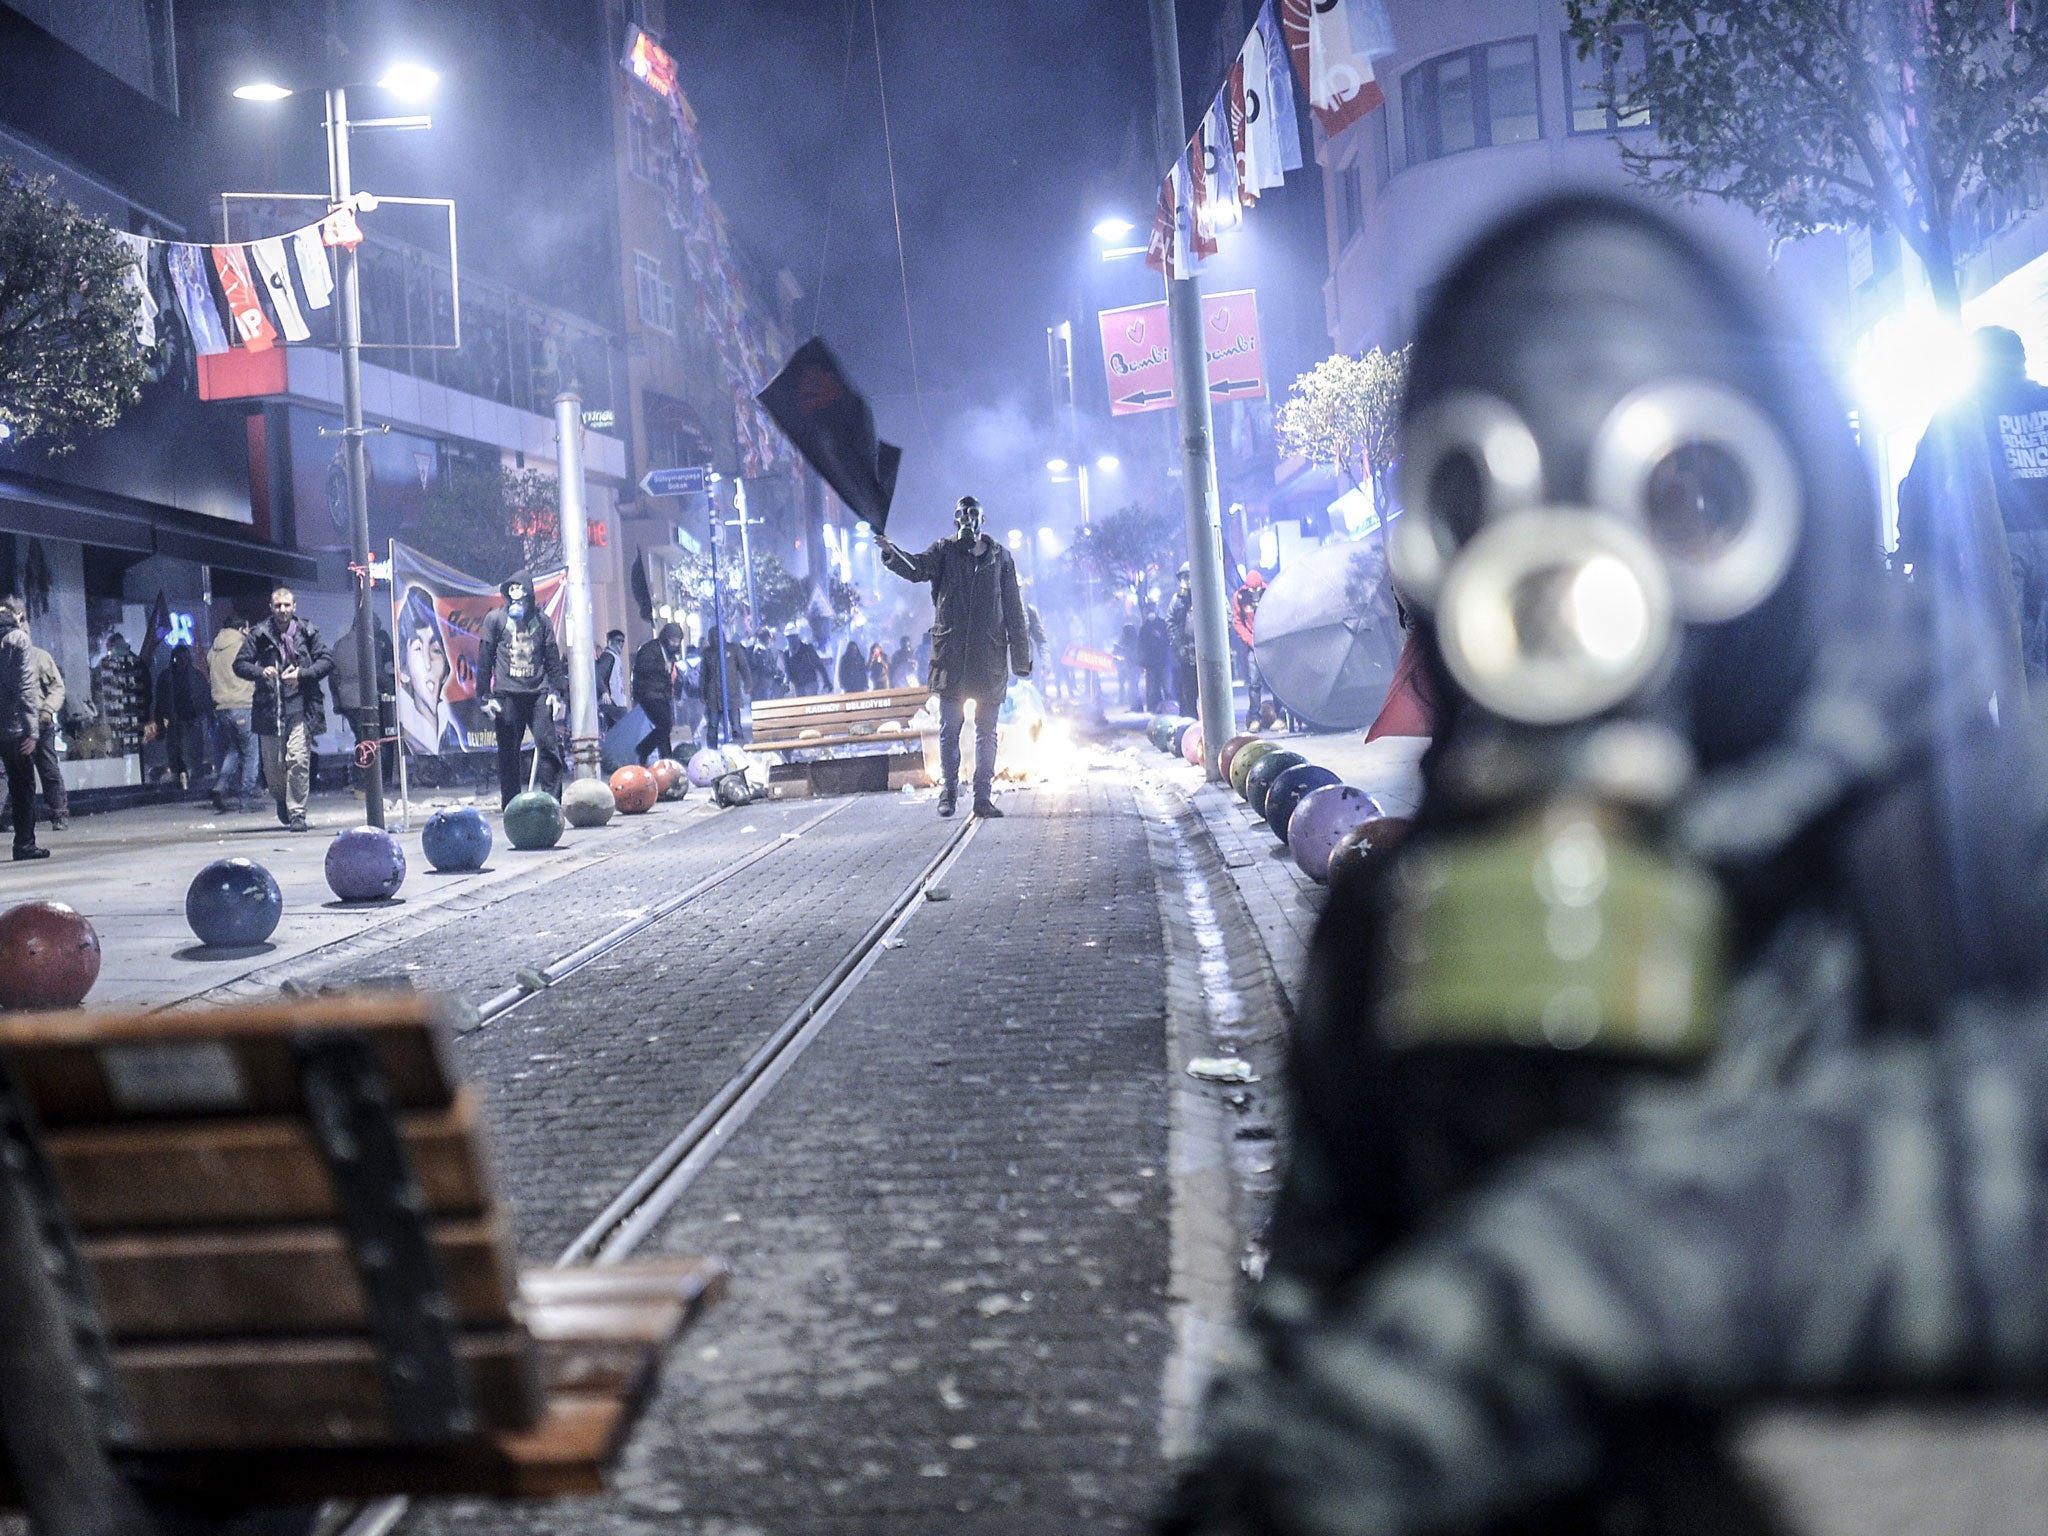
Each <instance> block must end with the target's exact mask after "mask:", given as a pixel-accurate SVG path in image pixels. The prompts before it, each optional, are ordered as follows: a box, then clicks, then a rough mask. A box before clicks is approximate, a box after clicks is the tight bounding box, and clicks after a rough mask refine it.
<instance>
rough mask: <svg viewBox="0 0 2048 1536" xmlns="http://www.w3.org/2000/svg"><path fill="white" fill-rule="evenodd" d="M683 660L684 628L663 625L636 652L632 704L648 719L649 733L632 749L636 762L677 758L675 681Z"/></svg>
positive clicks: (674, 625) (634, 656)
mask: <svg viewBox="0 0 2048 1536" xmlns="http://www.w3.org/2000/svg"><path fill="white" fill-rule="evenodd" d="M682 659H683V626H682V625H680V624H664V625H662V626H661V632H660V633H659V634H657V635H656V636H655V637H654V638H653V639H652V640H649V641H648V642H647V643H646V644H645V645H643V646H641V647H640V649H639V650H637V651H635V652H634V653H633V702H634V703H635V704H638V705H639V706H640V710H641V712H642V713H643V714H645V715H646V716H647V724H648V731H647V734H646V735H645V736H642V737H641V738H640V744H639V745H638V746H636V747H634V748H633V761H634V762H636V763H644V762H646V761H647V754H648V753H649V752H652V753H654V754H655V755H656V757H657V759H658V758H663V757H673V756H675V750H676V749H675V730H676V678H677V668H678V667H680V666H681V665H682Z"/></svg>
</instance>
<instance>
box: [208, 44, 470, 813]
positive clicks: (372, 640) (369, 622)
mask: <svg viewBox="0 0 2048 1536" xmlns="http://www.w3.org/2000/svg"><path fill="white" fill-rule="evenodd" d="M440 78H441V77H440V75H439V74H437V73H436V72H435V71H433V70H431V69H429V68H427V67H426V66H425V65H424V64H419V63H415V62H412V61H409V60H408V61H401V62H399V63H395V64H393V65H392V66H391V67H390V68H388V69H387V70H385V72H384V74H383V76H382V77H381V78H380V79H379V80H378V81H377V82H376V84H377V86H378V87H379V88H380V89H383V90H386V91H389V92H391V94H392V95H394V96H397V97H398V98H399V99H401V100H404V101H417V100H420V99H422V98H423V97H425V96H426V95H427V94H429V93H430V92H431V91H432V90H433V88H434V86H435V85H436V84H437V83H438V82H439V80H440ZM349 90H350V87H349V86H346V85H330V86H328V87H327V88H326V95H327V201H328V211H329V212H330V213H338V212H340V211H341V210H343V209H352V208H353V207H354V206H355V203H356V194H355V186H354V179H353V177H352V176H351V175H350V171H349V154H348V149H349V134H350V132H351V130H352V129H356V128H430V127H432V126H433V119H432V118H430V117H425V116H419V117H369V118H363V119H361V120H360V121H357V122H353V123H352V122H350V121H349V115H348V93H349ZM234 94H235V95H236V96H237V97H238V98H240V99H241V100H243V101H272V102H274V101H283V100H284V99H285V98H286V97H288V96H292V95H294V94H296V93H295V92H294V91H293V90H292V89H291V88H290V87H289V86H284V85H279V84H277V83H276V82H275V81H271V80H255V81H250V82H248V83H246V84H244V85H240V86H237V87H236V88H235V92H234ZM334 249H335V253H336V254H335V268H336V274H335V275H336V278H337V281H336V284H335V286H336V288H337V289H339V291H340V297H341V306H340V310H339V312H338V318H337V321H336V330H337V332H338V336H337V340H338V341H339V342H340V347H341V447H342V453H341V462H342V469H343V472H344V474H345V476H346V478H347V480H348V513H349V569H350V572H351V574H353V575H354V577H355V580H356V620H355V628H356V670H357V676H359V677H360V678H361V679H362V684H361V689H360V693H359V695H358V697H357V700H356V714H357V717H358V725H359V726H361V725H367V726H368V727H369V729H367V730H365V731H362V732H361V734H362V736H363V737H364V738H365V739H368V740H370V741H377V740H378V739H379V738H381V737H382V736H383V734H384V725H383V721H384V700H383V692H384V690H383V679H382V678H381V676H380V675H379V674H378V670H377V627H376V625H377V621H376V618H375V615H374V604H373V602H372V593H371V580H370V491H369V484H370V477H369V471H368V468H367V467H366V466H365V464H364V462H363V368H362V348H363V301H362V287H361V282H360V280H359V278H358V275H357V272H356V250H355V247H354V246H353V245H345V244H344V245H337V246H335V248H334ZM365 699H367V701H368V702H367V706H366V704H365ZM365 715H367V717H368V718H367V720H365V719H364V718H363V717H364V716H365ZM363 815H364V818H365V819H366V820H367V821H368V822H369V824H370V825H371V826H373V827H381V826H383V825H384V759H383V753H382V750H381V748H380V749H379V750H377V751H374V752H372V753H371V754H370V759H369V761H368V762H367V763H366V764H364V766H363Z"/></svg>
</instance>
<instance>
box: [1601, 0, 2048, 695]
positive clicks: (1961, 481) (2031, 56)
mask: <svg viewBox="0 0 2048 1536" xmlns="http://www.w3.org/2000/svg"><path fill="white" fill-rule="evenodd" d="M1565 9H1566V12H1567V14H1568V16H1569V17H1570V20H1571V31H1572V36H1573V37H1574V39H1575V40H1576V42H1577V45H1578V49H1579V53H1580V57H1581V58H1585V59H1593V58H1600V59H1603V60H1605V61H1608V63H1609V64H1610V65H1611V63H1612V61H1614V60H1615V59H1617V58H1618V57H1619V49H1620V46H1621V41H1622V36H1623V34H1622V32H1621V29H1622V28H1623V27H1629V26H1642V27H1644V28H1646V29H1647V31H1646V34H1645V36H1646V38H1647V45H1646V48H1645V50H1644V53H1645V57H1644V61H1643V65H1642V68H1641V69H1640V70H1639V71H1629V70H1621V69H1615V68H1611V67H1610V68H1608V69H1607V70H1606V71H1605V74H1606V77H1607V80H1608V82H1609V83H1608V89H1607V91H1606V93H1605V94H1606V100H1607V105H1608V107H1609V109H1610V110H1612V111H1614V112H1616V113H1618V114H1620V115H1621V116H1622V117H1628V116H1630V115H1632V114H1641V115H1647V117H1648V120H1649V121H1650V123H1651V124H1652V125H1654V127H1655V129H1656V136H1655V139H1654V140H1653V141H1652V142H1649V143H1645V144H1623V146H1622V151H1621V153H1622V160H1623V163H1624V164H1625V165H1626V166H1627V167H1628V168H1629V170H1630V171H1632V172H1633V173H1634V174H1635V175H1636V176H1637V177H1639V178H1640V179H1641V180H1642V181H1644V182H1645V183H1646V184H1647V185H1649V186H1650V187H1652V188H1653V189H1655V190H1657V191H1659V192H1661V193H1665V194H1668V195H1673V196H1678V197H1697V196H1701V195H1707V196H1713V197H1720V198H1725V199H1726V200H1728V201H1730V202H1733V203H1737V204H1739V205H1741V206H1743V207H1745V208H1748V209H1750V210H1751V211H1753V212H1754V213H1755V214H1756V215H1757V216H1758V218H1760V219H1761V220H1762V221H1763V223H1764V225H1765V227H1766V228H1768V229H1770V230H1771V231H1772V232H1773V233H1774V234H1776V235H1779V236H1781V237H1794V236H1799V235H1805V234H1809V233H1812V232H1814V231H1816V230H1822V229H1831V228H1839V227H1843V226H1860V227H1862V228H1865V229H1869V230H1873V231H1875V230H1879V229H1883V228H1890V229H1893V230H1896V231H1897V232H1898V235H1899V237H1900V238H1901V239H1902V240H1903V241H1904V242H1905V243H1906V244H1907V245H1908V246H1909V247H1910V248H1911V249H1912V251H1913V253H1914V254H1915V255H1916V256H1918V257H1919V258H1920V263H1921V265H1922V266H1923V267H1924V268H1925V269H1926V273H1927V283H1928V287H1929V290H1930V292H1931V293H1932V295H1933V298H1934V302H1935V304H1936V306H1937V307H1938V308H1939V309H1940V310H1941V312H1943V313H1944V314H1947V315H1949V316H1951V317H1959V316H1960V314H1961V312H1962V294H1961V290H1960V287H1959V285H1958V283H1957V279H1956V251H1955V245H1954V239H1953V234H1952V230H1953V221H1954V218H1955V214H1956V209H1957V205H1958V204H1959V202H1961V200H1962V199H1964V198H1965V197H1968V196H1970V195H1972V194H1975V193H1980V192H1982V193H1996V192H2000V191H2011V190H2013V189H2015V188H2017V187H2019V186H2020V184H2021V182H2022V180H2023V179H2024V177H2025V176H2026V175H2027V174H2028V173H2029V171H2030V169H2032V168H2033V167H2035V166H2037V165H2038V164H2039V162H2040V160H2041V159H2042V157H2043V155H2044V154H2048V95H2044V93H2048V38H2044V36H2043V31H2044V24H2048V0H1565ZM1962 427H1963V423H1962V418H1961V417H1960V416H1957V415H1955V414H1954V413H1951V415H1950V416H1949V417H1947V418H1942V419H1937V421H1936V422H1935V424H1934V428H1935V429H1934V431H1933V432H1931V433H1930V436H1929V445H1930V447H1931V449H1932V451H1933V453H1934V455H1935V458H1934V460H1933V461H1932V463H1933V466H1934V468H1935V470H1936V474H1935V480H1936V482H1937V485H1938V487H1939V489H1938V491H1937V498H1938V501H1939V503H1940V504H1942V505H1946V506H1949V507H1952V508H1957V509H1962V510H1961V511H1960V512H1959V513H1958V514H1957V515H1958V516H1960V517H1964V518H1966V519H1967V522H1968V527H1969V532H1970V537H1971V540H1972V542H1973V543H1974V544H1975V546H1976V560H1977V564H1978V568H1979V569H1980V570H1983V571H1985V572H1986V573H1988V576H1989V579H1988V590H1986V591H1985V592H1984V593H1982V594H1981V595H1982V598H1983V599H1984V601H1985V602H1986V603H1987V604H1988V606H1989V609H1990V612H1989V614H1988V617H1989V619H1990V621H1991V623H1992V625H1993V627H1994V632H1995V633H1996V634H1997V635H1998V637H1999V641H2000V650H2001V651H2002V653H2003V655H2002V658H2001V659H2002V663H2003V670H2004V673H2005V680H2004V684H2003V686H2002V688H2001V691H2002V692H2007V693H2011V694H2019V693H2023V692H2024V689H2025V685H2024V682H2023V679H2024V676H2025V671H2024V666H2023V664H2022V661H2021V651H2020V638H2019V599H2018V595H2017V593H2016V592H2015V590H2014V587H2013V582H2012V566H2011V558H2010V553H2009V551H2008V549H2007V546H2006V539H2005V527H2004V523H2003V521H2002V520H2001V518H2000V517H1999V514H1998V501H1997V492H1996V489H1995V487H1994V485H1993V482H1992V479H1991V466H1990V459H1989V446H1988V444H1987V443H1986V442H1985V440H1984V436H1983V434H1982V432H1981V431H1979V430H1976V428H1975V424H1974V423H1971V424H1970V426H1969V428H1968V429H1967V430H1964V429H1962Z"/></svg>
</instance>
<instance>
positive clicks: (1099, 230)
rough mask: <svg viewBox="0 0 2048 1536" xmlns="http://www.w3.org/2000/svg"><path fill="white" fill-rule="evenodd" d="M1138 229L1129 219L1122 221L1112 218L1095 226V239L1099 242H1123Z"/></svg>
mask: <svg viewBox="0 0 2048 1536" xmlns="http://www.w3.org/2000/svg"><path fill="white" fill-rule="evenodd" d="M1137 227H1138V226H1137V225H1135V224H1133V223H1132V222H1131V221H1130V220H1129V219H1120V218H1116V217H1114V216H1112V217H1110V218H1107V219H1104V220H1103V221H1102V222H1101V223H1100V224H1098V225H1096V226H1095V238H1096V239H1098V240H1121V239H1123V237H1124V236H1125V235H1128V234H1129V233H1130V232H1131V231H1132V230H1134V229H1136V228H1137Z"/></svg>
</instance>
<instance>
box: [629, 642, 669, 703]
mask: <svg viewBox="0 0 2048 1536" xmlns="http://www.w3.org/2000/svg"><path fill="white" fill-rule="evenodd" d="M675 666H676V664H675V662H674V661H673V660H672V659H671V658H670V656H669V654H668V651H667V650H666V649H664V648H663V646H662V643H661V641H660V639H658V638H657V639H653V640H649V641H648V642H647V643H646V644H645V645H643V646H641V647H640V649H639V650H637V651H635V652H634V653H633V702H634V703H635V704H643V705H644V704H673V703H674V702H675V696H676V676H675Z"/></svg>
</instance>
